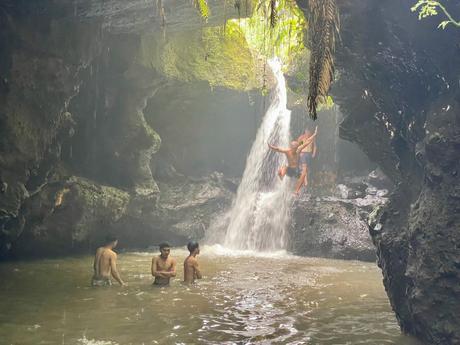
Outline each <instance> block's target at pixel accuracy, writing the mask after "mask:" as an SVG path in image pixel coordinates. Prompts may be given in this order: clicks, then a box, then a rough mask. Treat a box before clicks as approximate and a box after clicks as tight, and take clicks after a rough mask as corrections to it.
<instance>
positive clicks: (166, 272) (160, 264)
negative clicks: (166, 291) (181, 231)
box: [152, 242, 176, 286]
mask: <svg viewBox="0 0 460 345" xmlns="http://www.w3.org/2000/svg"><path fill="white" fill-rule="evenodd" d="M170 252H171V246H170V245H169V244H168V243H165V242H163V243H160V255H158V256H154V257H153V258H152V276H153V277H155V280H154V281H153V285H157V286H168V285H169V280H170V279H171V278H173V277H175V276H176V259H174V258H172V257H170V256H169V253H170Z"/></svg>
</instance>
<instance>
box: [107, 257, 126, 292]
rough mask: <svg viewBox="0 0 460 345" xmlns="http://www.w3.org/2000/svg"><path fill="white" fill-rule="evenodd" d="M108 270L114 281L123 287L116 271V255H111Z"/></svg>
mask: <svg viewBox="0 0 460 345" xmlns="http://www.w3.org/2000/svg"><path fill="white" fill-rule="evenodd" d="M110 270H111V271H112V276H113V277H114V278H115V280H116V281H117V282H118V283H120V285H121V286H123V285H125V283H124V282H123V280H122V279H121V277H120V273H118V270H117V254H113V255H112V256H111V258H110Z"/></svg>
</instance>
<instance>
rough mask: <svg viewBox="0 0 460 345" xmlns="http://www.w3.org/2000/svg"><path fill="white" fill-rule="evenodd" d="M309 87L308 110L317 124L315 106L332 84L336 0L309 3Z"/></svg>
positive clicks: (337, 24) (324, 96) (337, 28)
mask: <svg viewBox="0 0 460 345" xmlns="http://www.w3.org/2000/svg"><path fill="white" fill-rule="evenodd" d="M308 7H309V48H310V53H311V58H310V84H309V90H308V98H307V108H308V112H309V114H310V117H311V118H312V119H313V120H316V118H317V117H318V115H317V108H318V104H319V103H321V102H322V101H323V100H325V99H326V98H327V96H328V93H329V89H330V87H331V84H332V82H333V80H334V53H335V43H336V38H337V37H338V34H339V28H340V21H339V12H338V8H337V5H336V3H335V0H309V1H308Z"/></svg>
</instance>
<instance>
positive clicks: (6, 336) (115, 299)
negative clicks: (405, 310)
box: [0, 247, 416, 345]
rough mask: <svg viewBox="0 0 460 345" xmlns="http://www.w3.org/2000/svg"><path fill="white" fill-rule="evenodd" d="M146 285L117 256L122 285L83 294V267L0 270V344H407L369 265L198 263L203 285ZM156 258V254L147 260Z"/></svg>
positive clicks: (238, 259) (43, 264) (33, 265)
mask: <svg viewBox="0 0 460 345" xmlns="http://www.w3.org/2000/svg"><path fill="white" fill-rule="evenodd" d="M172 253H173V255H174V256H175V257H176V258H177V259H178V263H179V265H178V277H177V278H176V280H175V281H174V282H173V283H172V286H171V287H169V288H155V287H152V286H151V285H150V284H151V282H152V279H151V276H150V273H149V272H150V261H151V256H152V255H153V254H152V253H127V254H121V255H119V267H120V269H121V273H122V277H123V278H124V279H125V281H127V282H128V283H129V286H127V287H125V288H120V287H118V286H114V287H111V288H91V287H90V286H89V281H90V277H91V273H92V272H91V266H92V258H91V257H83V258H67V259H59V260H40V261H35V262H24V263H22V262H21V263H19V262H16V263H4V264H1V265H0V276H1V282H0V294H1V300H0V343H1V344H21V345H22V344H24V345H27V344H33V345H38V344H97V345H107V344H120V345H125V344H126V345H128V344H325V345H326V344H353V345H354V344H373V345H378V344H416V342H414V340H412V339H409V338H408V337H405V336H402V335H401V334H400V331H399V328H398V325H397V323H396V320H395V317H394V315H393V313H392V311H391V309H390V306H389V304H388V300H387V297H386V295H385V292H384V289H383V286H382V283H381V280H382V279H381V273H380V272H379V270H378V268H377V267H376V266H375V265H374V264H368V263H362V262H350V261H335V260H325V259H311V258H299V257H289V256H279V257H277V256H272V257H256V256H243V255H239V256H234V257H232V256H228V255H221V254H218V253H216V248H206V247H205V248H204V249H202V255H201V256H200V257H199V260H200V262H201V266H202V269H203V271H204V274H205V278H204V279H203V280H202V281H200V283H199V285H198V286H197V287H193V288H186V287H185V286H182V285H181V284H180V280H181V279H182V262H183V259H184V258H185V255H186V252H185V251H183V250H173V252H172ZM155 254H156V253H155Z"/></svg>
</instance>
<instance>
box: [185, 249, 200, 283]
mask: <svg viewBox="0 0 460 345" xmlns="http://www.w3.org/2000/svg"><path fill="white" fill-rule="evenodd" d="M195 279H201V272H200V271H199V269H198V260H197V259H196V258H195V257H194V256H191V255H190V256H188V257H187V258H186V259H185V261H184V283H186V284H193V283H194V282H195Z"/></svg>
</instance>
